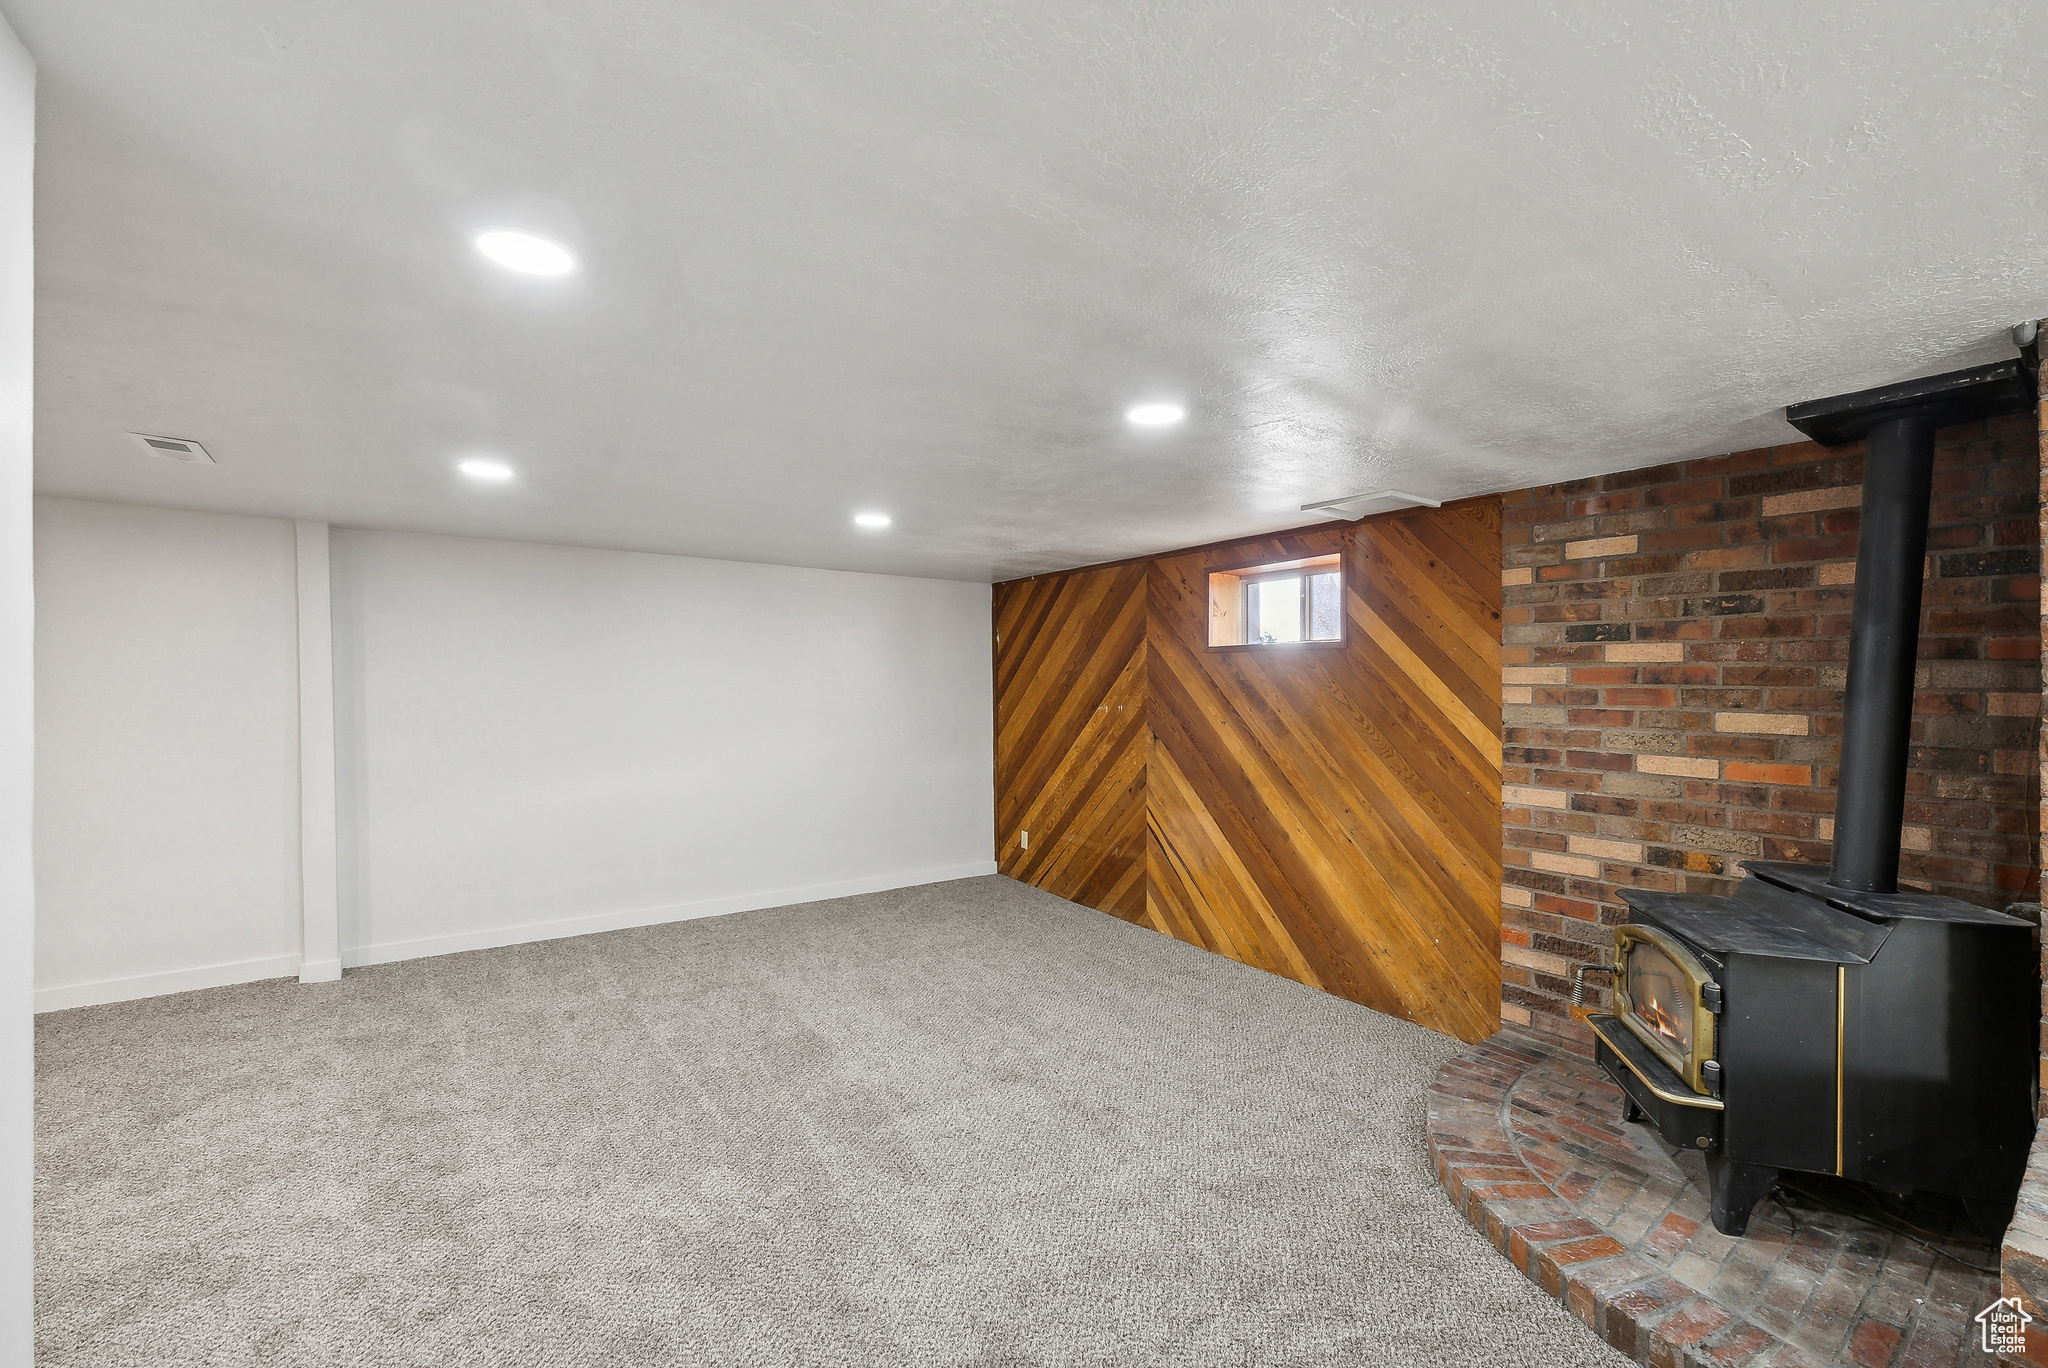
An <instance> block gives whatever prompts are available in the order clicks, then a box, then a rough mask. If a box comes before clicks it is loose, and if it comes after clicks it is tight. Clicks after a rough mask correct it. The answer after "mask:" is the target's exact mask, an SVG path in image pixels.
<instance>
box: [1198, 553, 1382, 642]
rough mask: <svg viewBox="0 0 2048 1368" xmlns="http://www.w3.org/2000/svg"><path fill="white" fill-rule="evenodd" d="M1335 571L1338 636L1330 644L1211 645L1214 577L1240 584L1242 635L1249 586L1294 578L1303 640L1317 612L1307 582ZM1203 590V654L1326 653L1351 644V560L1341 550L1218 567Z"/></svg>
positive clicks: (1204, 584) (1238, 593)
mask: <svg viewBox="0 0 2048 1368" xmlns="http://www.w3.org/2000/svg"><path fill="white" fill-rule="evenodd" d="M1333 562H1334V563H1333ZM1333 569H1334V570H1335V571H1336V572H1337V635H1336V637H1335V638H1334V639H1332V640H1328V641H1309V640H1306V639H1304V640H1301V641H1240V642H1233V643H1227V644H1215V643H1211V642H1210V640H1209V636H1210V631H1209V627H1210V623H1209V621H1208V618H1209V616H1210V613H1211V611H1212V610H1211V609H1210V605H1212V604H1213V603H1214V602H1215V592H1216V588H1215V578H1214V577H1215V576H1217V575H1230V576H1233V577H1234V578H1236V580H1237V586H1236V589H1235V591H1234V592H1235V593H1236V594H1237V596H1238V601H1237V614H1238V623H1239V631H1243V630H1244V628H1245V624H1246V604H1245V598H1246V595H1245V590H1246V588H1247V587H1248V586H1250V585H1252V584H1257V583H1260V582H1262V581H1265V580H1268V579H1280V578H1283V577H1293V578H1297V579H1299V580H1301V582H1302V585H1301V616H1302V636H1303V637H1304V638H1306V637H1307V636H1308V630H1309V615H1310V614H1311V613H1312V612H1313V611H1314V605H1313V595H1312V593H1311V591H1310V588H1309V584H1308V581H1309V579H1310V578H1311V577H1312V576H1314V575H1323V574H1328V573H1329V572H1330V571H1331V570H1333ZM1203 588H1204V590H1205V591H1206V593H1205V595H1204V623H1203V626H1204V631H1203V637H1202V645H1203V649H1204V650H1209V651H1293V650H1317V651H1325V650H1331V649H1333V648H1334V649H1338V650H1341V649H1343V648H1344V647H1346V646H1349V645H1350V644H1351V615H1350V613H1349V612H1347V611H1346V610H1345V602H1346V600H1347V598H1348V597H1349V595H1350V592H1351V557H1350V556H1349V555H1348V554H1346V553H1345V551H1343V550H1342V549H1339V550H1336V551H1319V552H1316V553H1315V554H1313V555H1307V556H1296V557H1292V558H1290V559H1287V560H1277V561H1272V560H1264V561H1249V562H1246V563H1244V564H1241V565H1219V566H1216V567H1214V568H1213V569H1210V570H1208V571H1206V572H1205V574H1204V579H1203Z"/></svg>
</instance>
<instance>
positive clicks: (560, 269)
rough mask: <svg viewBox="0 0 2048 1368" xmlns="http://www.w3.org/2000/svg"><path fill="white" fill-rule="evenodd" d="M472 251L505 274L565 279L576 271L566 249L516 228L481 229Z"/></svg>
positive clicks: (574, 259)
mask: <svg viewBox="0 0 2048 1368" xmlns="http://www.w3.org/2000/svg"><path fill="white" fill-rule="evenodd" d="M476 249H477V250H478V251H479V252H482V253H483V254H484V255H485V256H487V257H489V258H490V259H491V260H493V261H495V262H497V263H498V264H499V265H500V266H503V267H504V268H505V269H506V270H508V271H519V272H521V273H523V274H525V275H539V276H558V275H567V274H568V273H569V272H571V271H573V270H575V269H576V258H575V257H574V256H571V255H570V253H569V249H568V248H567V247H564V246H563V245H562V244H561V243H559V242H555V241H553V240H552V239H550V238H544V237H541V236H540V235H539V234H537V233H522V232H520V231H519V230H518V229H517V228H486V229H484V231H483V232H481V233H478V234H477V235H476Z"/></svg>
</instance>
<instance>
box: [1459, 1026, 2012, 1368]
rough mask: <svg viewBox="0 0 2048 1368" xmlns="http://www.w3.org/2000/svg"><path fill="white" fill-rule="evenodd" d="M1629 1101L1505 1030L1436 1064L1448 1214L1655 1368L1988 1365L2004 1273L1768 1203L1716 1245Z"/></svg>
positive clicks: (1694, 1198)
mask: <svg viewBox="0 0 2048 1368" xmlns="http://www.w3.org/2000/svg"><path fill="white" fill-rule="evenodd" d="M1620 1108H1621V1095H1620V1093H1619V1091H1618V1090H1616V1089H1615V1088H1614V1086H1613V1085H1612V1084H1611V1083H1609V1082H1608V1081H1607V1080H1606V1078H1605V1076H1604V1075H1602V1074H1601V1073H1600V1070H1599V1069H1598V1068H1597V1067H1596V1066H1595V1065H1594V1064H1593V1062H1592V1061H1591V1060H1590V1059H1586V1058H1585V1057H1583V1056H1581V1055H1578V1054H1576V1053H1572V1052H1569V1051H1567V1050H1566V1049H1564V1048H1562V1047H1560V1046H1559V1045H1558V1044H1556V1043H1555V1042H1550V1041H1545V1040H1541V1039H1538V1038H1536V1037H1533V1036H1528V1035H1523V1034H1521V1033H1519V1032H1512V1031H1504V1032H1502V1033H1501V1034H1499V1035H1496V1036H1494V1037H1493V1038H1491V1039H1490V1040H1486V1041H1483V1042H1481V1043H1480V1044H1478V1045H1475V1046H1473V1047H1471V1048H1470V1049H1468V1050H1466V1051H1465V1052H1464V1053H1463V1054H1461V1055H1459V1056H1458V1057H1457V1058H1455V1059H1453V1060H1451V1061H1450V1062H1449V1063H1447V1064H1445V1065H1444V1066H1443V1068H1441V1069H1440V1070H1438V1072H1437V1076H1436V1078H1435V1080H1434V1081H1433V1083H1432V1084H1431V1088H1430V1095H1429V1110H1428V1120H1427V1123H1426V1125H1427V1134H1428V1143H1429V1156H1430V1163H1431V1165H1432V1167H1433V1168H1434V1169H1435V1172H1436V1177H1437V1182H1438V1183H1439V1184H1440V1185H1441V1186H1442V1188H1443V1190H1444V1192H1445V1193H1446V1194H1447V1195H1448V1196H1449V1197H1450V1199H1451V1203H1452V1205H1453V1206H1455V1207H1456V1208H1457V1209H1458V1210H1459V1212H1460V1213H1462V1214H1463V1215H1464V1217H1465V1219H1466V1220H1467V1221H1469V1222H1470V1223H1471V1224H1472V1225H1473V1226H1474V1227H1475V1228H1476V1229H1478V1230H1479V1231H1480V1232H1481V1233H1482V1234H1484V1235H1485V1236H1486V1238H1487V1239H1488V1240H1489V1241H1490V1242H1491V1243H1492V1244H1493V1246H1494V1247H1495V1248H1496V1249H1498V1250H1500V1251H1501V1253H1503V1254H1505V1255H1506V1256H1507V1257H1508V1258H1509V1259H1510V1260H1511V1261H1512V1262H1513V1263H1514V1265H1515V1267H1517V1268H1519V1269H1521V1270H1522V1271H1523V1272H1524V1273H1525V1274H1527V1275H1528V1277H1529V1278H1530V1279H1531V1280H1532V1281H1533V1282H1535V1283H1536V1284H1537V1285H1538V1286H1540V1287H1541V1288H1542V1289H1543V1290H1544V1291H1545V1292H1547V1293H1549V1294H1550V1295H1551V1296H1553V1297H1555V1298H1557V1299H1558V1301H1560V1302H1561V1303H1563V1304H1564V1306H1565V1308H1566V1309H1567V1310H1569V1311H1570V1312H1571V1313H1572V1315H1573V1316H1575V1317H1577V1318H1578V1320H1579V1321H1580V1322H1582V1323H1583V1324H1585V1325H1586V1326H1588V1327H1589V1328H1591V1329H1592V1330H1593V1332H1594V1333H1595V1334H1597V1335H1599V1336H1600V1337H1601V1338H1603V1339H1605V1340H1606V1341H1607V1342H1608V1343H1609V1344H1611V1345H1613V1346H1614V1347H1615V1348H1616V1349H1618V1350H1620V1351H1621V1352H1622V1353H1624V1354H1627V1355H1629V1356H1630V1357H1632V1358H1634V1359H1635V1360H1637V1361H1638V1362H1640V1363H1646V1364H1656V1365H1664V1364H1696V1363H1711V1364H1731V1365H1733V1364H1753V1365H1765V1364H1769V1365H1819V1364H1835V1363H1841V1364H1857V1365H1867V1366H1870V1368H1876V1366H1877V1365H1907V1364H1925V1363H1943V1364H1954V1363H1956V1362H1958V1361H1959V1360H1961V1359H1964V1358H1967V1359H1968V1360H1969V1361H1972V1362H1988V1359H1987V1358H1986V1357H1985V1356H1983V1355H1982V1353H1981V1351H1979V1350H1978V1349H1977V1346H1976V1343H1975V1334H1974V1330H1975V1327H1974V1326H1973V1325H1972V1324H1971V1321H1970V1318H1971V1317H1972V1316H1974V1315H1975V1314H1976V1312H1977V1311H1979V1310H1981V1309H1982V1308H1983V1307H1984V1306H1986V1305H1988V1304H1989V1303H1990V1302H1991V1300H1992V1299H1993V1298H1996V1297H1997V1296H1999V1295H2000V1286H1999V1281H1998V1279H1997V1278H1995V1277H1991V1276H1988V1275H1985V1274H1982V1273H1975V1272H1971V1271H1969V1270H1966V1269H1964V1268H1962V1267H1961V1266H1960V1265H1957V1264H1955V1263H1952V1262H1951V1261H1949V1260H1946V1259H1938V1258H1934V1257H1933V1256H1931V1255H1928V1254H1927V1253H1926V1252H1925V1251H1924V1250H1923V1249H1922V1248H1920V1247H1919V1246H1917V1245H1913V1244H1910V1243H1907V1242H1903V1241H1898V1240H1895V1239H1893V1238H1892V1237H1891V1236H1889V1235H1888V1234H1887V1233H1886V1232H1884V1231H1882V1230H1880V1229H1878V1228H1876V1227H1872V1226H1867V1225H1864V1224H1862V1223H1860V1222H1857V1221H1854V1220H1853V1219H1839V1218H1832V1217H1824V1218H1819V1219H1808V1220H1806V1221H1804V1222H1801V1223H1799V1224H1798V1225H1796V1226H1795V1225H1794V1224H1792V1223H1791V1222H1789V1221H1788V1220H1787V1219H1786V1218H1785V1217H1784V1215H1783V1213H1782V1212H1777V1211H1774V1210H1773V1209H1772V1208H1771V1206H1770V1205H1769V1204H1766V1205H1765V1206H1764V1207H1761V1208H1759V1210H1758V1214H1757V1217H1756V1218H1755V1219H1754V1220H1753V1221H1752V1223H1751V1233H1750V1235H1749V1236H1748V1237H1747V1238H1745V1239H1742V1240H1734V1239H1731V1238H1729V1237H1727V1236H1724V1235H1721V1234H1719V1233H1718V1232H1716V1231H1715V1230H1714V1229H1713V1227H1712V1226H1711V1225H1709V1224H1707V1222H1706V1209H1705V1196H1704V1193H1703V1192H1702V1191H1701V1190H1700V1189H1699V1187H1698V1185H1697V1184H1695V1183H1694V1182H1693V1181H1691V1179H1690V1178H1689V1176H1688V1171H1686V1170H1683V1169H1682V1168H1681V1167H1680V1166H1679V1165H1678V1164H1676V1163H1675V1162H1672V1161H1671V1159H1670V1157H1669V1156H1668V1155H1666V1154H1662V1153H1661V1152H1659V1151H1656V1150H1654V1149H1652V1148H1649V1145H1648V1143H1646V1142H1647V1141H1648V1140H1649V1137H1648V1133H1647V1132H1641V1133H1640V1134H1639V1135H1638V1134H1632V1132H1635V1131H1636V1128H1627V1129H1624V1128H1622V1127H1621V1126H1620V1125H1619V1124H1618V1116H1619V1113H1620ZM1518 1135H1519V1139H1518ZM2036 1157H2037V1159H2048V1153H2044V1152H2043V1151H2039V1150H2037V1154H2036ZM1687 1162H1688V1163H1690V1162H1693V1161H1692V1159H1691V1157H1690V1156H1687ZM1617 1183H1619V1184H1620V1186H1621V1188H1622V1189H1623V1190H1628V1191H1633V1192H1634V1193H1635V1196H1634V1197H1633V1198H1631V1199H1630V1200H1629V1201H1628V1202H1627V1203H1626V1207H1625V1209H1621V1210H1616V1211H1614V1214H1613V1215H1612V1216H1611V1217H1610V1218H1608V1219H1606V1220H1602V1219H1589V1215H1591V1216H1599V1215H1601V1214H1602V1213H1603V1212H1606V1211H1608V1210H1609V1209H1610V1208H1611V1207H1612V1203H1611V1202H1607V1203H1603V1201H1602V1199H1601V1190H1602V1187H1603V1185H1607V1186H1609V1187H1612V1186H1614V1185H1616V1184H1617ZM1630 1185H1634V1186H1633V1187H1631V1186H1630ZM2022 1209H2023V1212H2024V1210H2025V1204H2024V1203H2023V1204H2022ZM2041 1211H2042V1215H2043V1217H2044V1222H2048V1207H2044V1208H2042V1209H2041ZM2015 1224H2016V1226H2017V1225H2018V1223H2017V1222H2016V1223H2015ZM2043 1229H2044V1232H2048V1223H2044V1227H2043ZM2008 1238H2009V1239H2010V1237H2008ZM2043 1253H2044V1254H2048V1240H2044V1242H2043ZM2006 1263H2007V1269H2008V1273H2010V1271H2011V1270H2012V1260H2011V1259H2010V1258H2008V1259H2007V1261H2006ZM2044 1267H2048V1260H2044ZM1687 1279H1690V1282H1688V1281H1687ZM1702 1288H1713V1289H1716V1290H1720V1289H1723V1288H1727V1289H1729V1290H1728V1291H1727V1292H1726V1293H1725V1294H1724V1295H1722V1296H1716V1295H1713V1294H1711V1293H1709V1292H1707V1291H1702V1290H1701V1289H1702ZM2007 1290H2008V1291H2010V1290H2011V1289H2010V1288H2008V1289H2007ZM2028 1301H2029V1302H2030V1303H2032V1302H2033V1301H2034V1297H2033V1295H2032V1289H2031V1288H2029V1295H2028ZM1966 1346H1967V1347H1966ZM2030 1347H2031V1346H2030Z"/></svg>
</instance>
